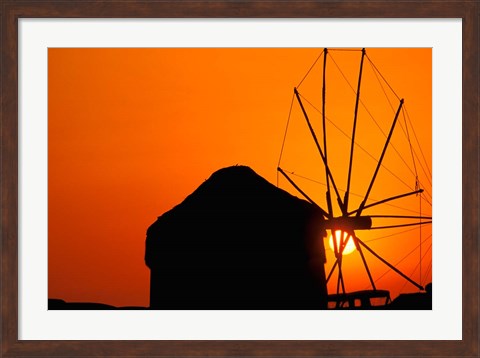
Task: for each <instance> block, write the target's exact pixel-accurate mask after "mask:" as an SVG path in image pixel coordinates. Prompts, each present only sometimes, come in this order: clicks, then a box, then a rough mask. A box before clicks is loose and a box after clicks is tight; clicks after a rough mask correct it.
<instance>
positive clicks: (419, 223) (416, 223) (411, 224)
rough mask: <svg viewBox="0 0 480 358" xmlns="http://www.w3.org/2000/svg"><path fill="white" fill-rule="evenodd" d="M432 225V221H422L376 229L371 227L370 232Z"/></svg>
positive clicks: (376, 227)
mask: <svg viewBox="0 0 480 358" xmlns="http://www.w3.org/2000/svg"><path fill="white" fill-rule="evenodd" d="M431 223H432V221H421V222H415V223H408V224H399V225H387V226H374V227H371V228H370V229H369V230H380V229H393V228H397V227H407V226H416V225H425V224H431Z"/></svg>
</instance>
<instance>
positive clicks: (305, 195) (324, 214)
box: [277, 167, 329, 218]
mask: <svg viewBox="0 0 480 358" xmlns="http://www.w3.org/2000/svg"><path fill="white" fill-rule="evenodd" d="M277 170H278V171H279V172H280V173H281V174H282V175H283V176H284V177H285V178H286V179H287V180H288V182H289V183H290V184H292V185H293V187H294V188H295V189H297V190H298V192H299V193H300V194H302V195H303V196H304V197H305V199H307V200H308V201H309V202H310V203H311V204H313V205H315V206H316V208H317V209H319V210H320V211H321V213H322V215H323V216H325V217H326V218H328V216H329V214H328V213H327V212H326V211H325V210H323V209H322V208H321V207H320V206H319V205H318V204H317V203H315V202H314V201H313V200H312V199H311V198H310V197H309V196H308V195H307V194H306V193H305V192H304V191H303V190H302V189H300V187H299V186H298V185H297V184H295V182H294V181H293V180H292V179H291V178H290V177H289V176H288V175H287V173H285V172H284V171H283V170H282V168H280V167H278V168H277Z"/></svg>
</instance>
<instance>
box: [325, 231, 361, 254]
mask: <svg viewBox="0 0 480 358" xmlns="http://www.w3.org/2000/svg"><path fill="white" fill-rule="evenodd" d="M342 233H343V235H342ZM347 235H348V234H347V233H346V232H345V231H342V230H336V231H335V241H336V242H337V247H338V248H339V247H340V243H341V241H342V240H341V239H342V238H343V241H345V248H344V249H343V255H348V254H351V253H352V252H353V251H355V243H354V242H353V239H352V236H348V237H347ZM328 243H329V245H330V248H331V249H332V251H334V252H335V248H334V243H333V235H330V238H329V240H328Z"/></svg>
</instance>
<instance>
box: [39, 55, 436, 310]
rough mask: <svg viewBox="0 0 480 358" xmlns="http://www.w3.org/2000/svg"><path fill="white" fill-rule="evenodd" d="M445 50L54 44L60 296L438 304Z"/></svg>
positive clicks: (74, 304) (147, 302)
mask: <svg viewBox="0 0 480 358" xmlns="http://www.w3.org/2000/svg"><path fill="white" fill-rule="evenodd" d="M432 201H433V198H432V49H431V48H342V47H339V48H288V47H286V48H49V49H48V309H49V310H77V309H78V310H81V309H88V310H91V309H100V310H102V309H105V310H106V309H154V310H155V309H156V310H205V309H208V310H225V309H227V310H326V309H333V310H358V309H360V310H371V309H385V310H390V309H394V310H397V309H405V310H412V309H413V310H417V309H419V310H431V309H432V225H431V224H432V220H433V219H432Z"/></svg>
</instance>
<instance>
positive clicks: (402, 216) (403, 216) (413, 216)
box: [368, 215, 432, 220]
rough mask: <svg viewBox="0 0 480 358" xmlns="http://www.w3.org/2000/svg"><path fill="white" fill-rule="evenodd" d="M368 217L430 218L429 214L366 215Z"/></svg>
mask: <svg viewBox="0 0 480 358" xmlns="http://www.w3.org/2000/svg"><path fill="white" fill-rule="evenodd" d="M368 216H369V217H370V218H385V219H386V218H389V219H419V220H423V219H425V220H432V217H431V216H415V215H368Z"/></svg>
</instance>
